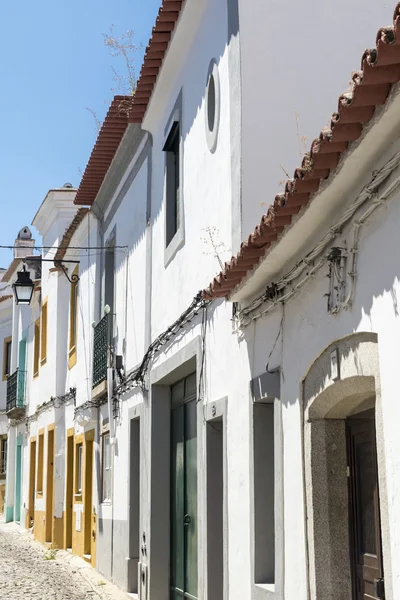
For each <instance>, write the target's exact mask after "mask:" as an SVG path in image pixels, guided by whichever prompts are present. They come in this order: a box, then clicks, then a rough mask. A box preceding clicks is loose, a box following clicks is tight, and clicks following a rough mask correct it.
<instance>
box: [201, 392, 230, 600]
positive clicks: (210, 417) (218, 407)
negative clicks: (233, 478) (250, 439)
mask: <svg viewBox="0 0 400 600" xmlns="http://www.w3.org/2000/svg"><path fill="white" fill-rule="evenodd" d="M227 409H228V397H227V396H224V397H223V398H220V399H219V400H216V401H214V402H208V403H207V404H205V405H204V419H205V421H206V423H207V424H208V425H211V427H212V426H213V423H217V422H222V432H221V433H222V446H223V447H222V453H223V456H222V481H223V492H222V502H223V527H222V530H223V540H222V543H223V586H224V587H223V594H222V596H217V595H216V594H215V591H214V586H213V582H212V581H210V580H209V576H210V575H209V574H210V571H209V569H206V571H207V583H206V585H207V593H206V596H205V597H206V598H207V599H208V600H214V599H215V600H228V598H229V518H228V452H227ZM207 450H208V448H206V452H207ZM210 458H211V460H212V457H210ZM206 469H207V472H206V479H208V469H209V461H208V458H207V457H206ZM206 485H207V482H206ZM206 489H207V488H206ZM212 504H213V503H212V498H209V497H208V494H207V493H206V506H207V516H208V511H209V510H212V508H213V506H212ZM207 530H208V524H207ZM205 548H206V556H207V558H208V560H210V555H211V552H210V548H209V546H208V531H207V533H206V540H205ZM211 559H212V556H211ZM208 566H209V565H208ZM213 591H214V593H213Z"/></svg>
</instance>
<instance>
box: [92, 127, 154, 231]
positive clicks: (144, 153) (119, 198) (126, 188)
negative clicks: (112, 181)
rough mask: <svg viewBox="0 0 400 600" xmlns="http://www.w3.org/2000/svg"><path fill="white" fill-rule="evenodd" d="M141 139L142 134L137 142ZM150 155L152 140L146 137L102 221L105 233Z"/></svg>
mask: <svg viewBox="0 0 400 600" xmlns="http://www.w3.org/2000/svg"><path fill="white" fill-rule="evenodd" d="M143 137H144V136H143V133H142V136H141V138H140V140H139V141H140V142H141V141H142V139H143ZM139 145H140V144H138V145H137V147H136V148H135V151H136V150H137V149H138V147H139ZM151 153H152V140H151V139H150V137H148V139H147V140H146V143H145V145H144V148H143V150H142V151H141V153H140V154H139V156H138V158H137V160H136V161H135V163H134V165H133V167H132V169H131V170H130V172H129V174H128V177H127V178H126V180H125V182H124V184H123V186H122V188H121V189H120V191H119V193H118V195H117V197H116V198H115V200H114V202H113V205H112V207H111V209H110V212H109V213H108V215H107V218H106V219H105V221H104V230H105V231H106V230H107V229H108V227H109V226H110V223H111V221H112V219H113V218H114V216H115V213H116V212H117V210H118V208H119V207H120V205H121V202H122V201H123V199H124V198H125V196H126V194H127V193H128V191H129V188H130V187H131V185H132V183H133V182H134V180H135V178H136V176H137V174H138V173H139V171H140V169H141V168H142V166H143V164H144V162H145V161H146V159H148V158H149V157H150V156H151ZM130 160H132V155H131V156H130ZM127 167H128V165H127ZM127 167H126V168H127ZM119 181H121V178H120V179H119Z"/></svg>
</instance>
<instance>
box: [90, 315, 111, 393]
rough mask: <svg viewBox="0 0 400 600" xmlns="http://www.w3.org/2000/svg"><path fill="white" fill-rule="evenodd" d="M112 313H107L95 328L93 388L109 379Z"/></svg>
mask: <svg viewBox="0 0 400 600" xmlns="http://www.w3.org/2000/svg"><path fill="white" fill-rule="evenodd" d="M110 323H111V315H110V314H107V315H104V317H103V318H102V319H101V321H99V322H98V323H97V325H96V327H95V328H94V342H93V388H95V387H96V386H97V385H99V383H102V381H105V380H106V379H107V362H108V348H109V345H110V334H111V329H110Z"/></svg>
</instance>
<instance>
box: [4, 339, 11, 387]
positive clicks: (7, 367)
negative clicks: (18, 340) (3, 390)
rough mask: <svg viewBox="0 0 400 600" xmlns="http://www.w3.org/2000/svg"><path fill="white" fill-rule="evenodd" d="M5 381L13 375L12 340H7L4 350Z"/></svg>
mask: <svg viewBox="0 0 400 600" xmlns="http://www.w3.org/2000/svg"><path fill="white" fill-rule="evenodd" d="M3 353H4V355H3V381H5V380H6V379H7V377H8V376H9V375H11V338H10V337H8V338H5V340H4V349H3Z"/></svg>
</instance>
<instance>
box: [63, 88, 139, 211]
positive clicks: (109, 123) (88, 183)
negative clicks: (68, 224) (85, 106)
mask: <svg viewBox="0 0 400 600" xmlns="http://www.w3.org/2000/svg"><path fill="white" fill-rule="evenodd" d="M132 104H133V96H115V97H114V100H113V101H112V103H111V106H110V108H109V109H108V112H107V115H106V118H105V119H104V122H103V125H102V127H101V129H100V131H99V135H98V136H97V140H96V143H95V145H94V148H93V150H92V153H91V155H90V158H89V162H88V164H87V166H86V169H85V172H84V174H83V177H82V180H81V183H80V185H79V188H78V191H77V194H76V196H75V200H74V203H75V204H78V205H84V206H92V204H93V202H94V201H95V199H96V196H97V194H98V191H99V189H100V187H101V185H102V183H103V180H104V177H105V176H106V173H107V171H108V169H109V167H110V165H111V163H112V161H113V158H114V156H115V153H116V151H117V149H118V146H119V144H120V142H121V140H122V138H123V136H124V133H125V131H126V128H127V127H128V115H129V113H130V111H131V109H132Z"/></svg>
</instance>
